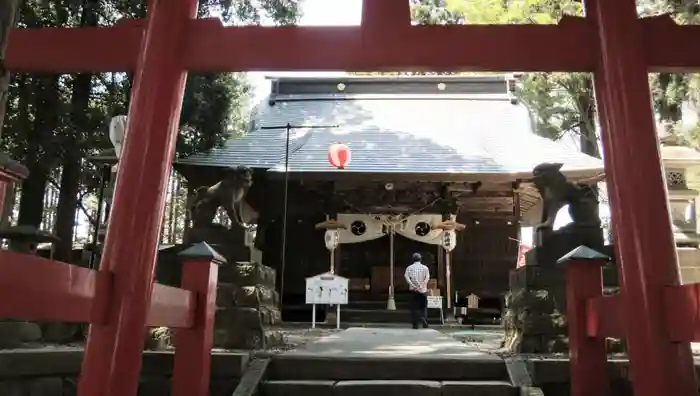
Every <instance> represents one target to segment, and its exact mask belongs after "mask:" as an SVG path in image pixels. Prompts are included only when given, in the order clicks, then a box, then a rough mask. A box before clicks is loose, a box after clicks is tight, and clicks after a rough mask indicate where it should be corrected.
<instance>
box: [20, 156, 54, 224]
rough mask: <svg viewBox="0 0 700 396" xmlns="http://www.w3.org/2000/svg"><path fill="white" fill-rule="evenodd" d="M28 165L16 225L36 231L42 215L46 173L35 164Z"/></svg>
mask: <svg viewBox="0 0 700 396" xmlns="http://www.w3.org/2000/svg"><path fill="white" fill-rule="evenodd" d="M28 165H29V166H28V169H29V177H28V178H27V179H25V180H24V182H22V196H21V198H20V200H19V218H18V219H17V224H22V225H30V226H33V227H36V228H37V229H38V228H39V226H40V225H41V220H42V216H43V214H44V192H45V191H46V182H47V175H46V173H47V172H46V170H45V169H43V167H41V166H39V165H37V164H28Z"/></svg>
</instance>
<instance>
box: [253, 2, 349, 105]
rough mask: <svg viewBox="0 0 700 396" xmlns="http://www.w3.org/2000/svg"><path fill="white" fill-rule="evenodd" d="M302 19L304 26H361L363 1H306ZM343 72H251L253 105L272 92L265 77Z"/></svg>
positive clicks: (301, 23)
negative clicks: (253, 92) (253, 90)
mask: <svg viewBox="0 0 700 396" xmlns="http://www.w3.org/2000/svg"><path fill="white" fill-rule="evenodd" d="M302 13H303V14H302V18H301V21H300V22H299V24H300V25H304V26H353V25H359V24H360V19H361V14H362V0H304V3H303V5H302ZM343 74H345V73H343V72H275V73H273V72H251V73H248V78H249V79H250V82H251V84H253V87H254V88H255V95H254V101H253V103H258V102H259V101H260V100H262V99H263V98H265V96H266V95H267V94H268V93H269V92H270V82H269V81H266V80H265V76H319V75H330V76H333V75H343Z"/></svg>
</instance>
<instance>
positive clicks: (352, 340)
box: [285, 311, 502, 362]
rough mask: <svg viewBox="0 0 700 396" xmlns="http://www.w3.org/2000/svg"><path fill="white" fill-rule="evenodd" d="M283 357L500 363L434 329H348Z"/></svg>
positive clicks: (498, 360)
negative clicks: (451, 360)
mask: <svg viewBox="0 0 700 396" xmlns="http://www.w3.org/2000/svg"><path fill="white" fill-rule="evenodd" d="M341 315H342V311H341ZM285 355H312V356H328V357H394V358H399V357H421V358H432V359H463V360H491V361H497V362H502V360H501V358H500V357H498V356H497V355H494V354H490V353H486V352H483V351H478V350H474V349H471V348H467V347H466V346H465V345H464V343H462V342H459V341H457V340H455V339H454V338H452V337H450V336H448V335H445V334H443V333H441V332H439V331H437V330H433V329H421V330H413V329H392V328H361V327H351V328H349V329H347V330H345V331H342V332H340V333H336V334H334V335H331V336H327V337H323V338H319V339H317V340H315V341H313V342H311V343H308V344H306V345H305V346H304V347H302V348H299V349H297V350H295V351H290V352H287V353H286V354H285Z"/></svg>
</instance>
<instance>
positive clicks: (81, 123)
mask: <svg viewBox="0 0 700 396" xmlns="http://www.w3.org/2000/svg"><path fill="white" fill-rule="evenodd" d="M97 4H98V1H97V0H89V1H87V2H85V3H84V4H83V10H82V15H81V16H80V26H97V13H96V11H97V10H96V7H97ZM91 92H92V74H78V75H77V76H76V77H75V79H74V80H73V92H72V97H71V124H72V126H73V131H72V132H73V133H72V134H71V135H69V136H67V139H65V140H64V143H63V147H64V153H63V171H62V173H61V192H60V195H59V199H58V209H57V216H56V229H55V233H56V236H57V237H59V238H60V239H61V242H60V243H59V244H58V246H57V248H56V258H57V259H58V260H64V261H70V260H71V259H72V250H73V236H74V229H75V227H74V226H75V213H76V211H77V210H78V192H79V189H80V179H81V171H82V161H81V159H82V155H81V148H80V147H79V145H80V144H81V138H80V136H81V134H82V133H85V132H86V131H87V129H88V128H90V126H89V119H88V117H87V114H88V112H89V109H90V94H91Z"/></svg>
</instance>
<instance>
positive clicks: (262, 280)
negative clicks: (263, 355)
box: [214, 261, 284, 349]
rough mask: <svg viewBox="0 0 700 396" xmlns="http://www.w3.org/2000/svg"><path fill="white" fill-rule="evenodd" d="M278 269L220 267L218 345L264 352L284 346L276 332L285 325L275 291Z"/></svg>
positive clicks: (237, 264) (246, 265) (249, 265)
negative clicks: (278, 327)
mask: <svg viewBox="0 0 700 396" xmlns="http://www.w3.org/2000/svg"><path fill="white" fill-rule="evenodd" d="M275 277H276V274H275V270H274V269H272V268H270V267H267V266H265V265H262V264H260V263H256V262H241V261H239V262H233V263H228V264H224V265H222V266H221V267H220V268H219V286H218V291H217V295H216V305H217V308H218V309H217V312H216V320H215V325H214V328H215V330H214V345H215V346H216V347H219V348H228V349H241V348H242V349H264V348H273V347H277V346H281V345H283V344H284V339H283V336H282V333H281V332H280V331H278V330H276V329H275V327H277V326H278V325H279V324H281V323H282V315H281V313H280V310H279V308H278V306H279V296H278V294H277V292H276V291H275Z"/></svg>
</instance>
